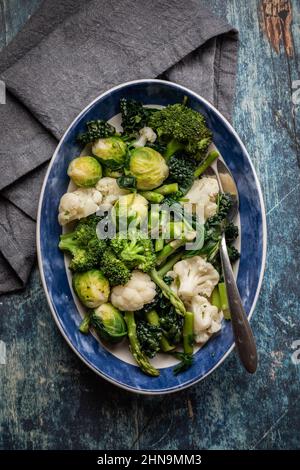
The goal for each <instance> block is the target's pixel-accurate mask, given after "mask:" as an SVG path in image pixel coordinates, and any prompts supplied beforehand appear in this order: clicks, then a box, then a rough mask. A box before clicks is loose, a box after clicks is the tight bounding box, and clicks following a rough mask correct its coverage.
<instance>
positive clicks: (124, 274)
mask: <svg viewBox="0 0 300 470" xmlns="http://www.w3.org/2000/svg"><path fill="white" fill-rule="evenodd" d="M101 269H102V271H103V273H104V274H105V276H106V277H107V279H108V281H109V284H110V285H111V286H118V285H119V284H121V285H123V284H126V283H127V282H128V281H129V279H130V276H131V273H130V270H129V269H128V268H127V266H126V265H125V263H123V261H121V260H120V259H118V258H117V256H116V255H115V253H114V252H113V251H112V250H111V249H110V248H108V249H107V250H105V251H104V253H103V256H102V260H101Z"/></svg>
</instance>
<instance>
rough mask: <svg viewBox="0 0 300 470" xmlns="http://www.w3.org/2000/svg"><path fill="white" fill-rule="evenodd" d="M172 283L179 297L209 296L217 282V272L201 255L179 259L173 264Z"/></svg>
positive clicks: (186, 298) (185, 298) (187, 298)
mask: <svg viewBox="0 0 300 470" xmlns="http://www.w3.org/2000/svg"><path fill="white" fill-rule="evenodd" d="M172 276H173V278H174V282H173V283H172V285H173V286H174V289H175V288H176V290H177V293H178V296H179V297H180V298H181V299H184V300H189V299H191V298H192V297H194V296H195V295H198V294H200V295H205V296H206V297H210V296H211V294H212V291H213V289H214V287H215V286H216V285H217V284H218V282H219V273H218V271H216V269H215V268H214V267H213V266H212V264H210V263H208V262H207V261H205V260H204V259H203V258H201V256H193V257H192V258H188V259H184V260H182V261H179V262H178V263H176V264H175V265H174V266H173V271H172Z"/></svg>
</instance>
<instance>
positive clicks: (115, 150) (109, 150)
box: [92, 137, 127, 169]
mask: <svg viewBox="0 0 300 470" xmlns="http://www.w3.org/2000/svg"><path fill="white" fill-rule="evenodd" d="M92 152H93V155H95V157H97V158H98V159H99V160H100V161H101V163H103V164H104V165H106V166H108V167H110V168H112V169H117V168H121V167H122V166H123V165H124V162H125V157H126V152H127V146H126V144H125V142H123V140H122V139H120V137H107V138H104V139H98V140H96V141H95V142H94V143H93V146H92Z"/></svg>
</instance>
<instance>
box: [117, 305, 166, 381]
mask: <svg viewBox="0 0 300 470" xmlns="http://www.w3.org/2000/svg"><path fill="white" fill-rule="evenodd" d="M125 321H126V324H127V330H128V339H129V343H130V351H131V354H132V355H133V357H134V359H135V360H136V362H137V364H138V365H139V367H140V368H141V370H142V371H143V372H144V373H145V374H147V375H151V376H152V377H158V376H159V370H157V369H155V368H154V367H153V366H152V365H151V364H150V362H149V359H148V358H147V356H146V354H144V353H143V352H142V350H141V345H140V343H139V340H138V337H137V331H136V323H135V318H134V312H125Z"/></svg>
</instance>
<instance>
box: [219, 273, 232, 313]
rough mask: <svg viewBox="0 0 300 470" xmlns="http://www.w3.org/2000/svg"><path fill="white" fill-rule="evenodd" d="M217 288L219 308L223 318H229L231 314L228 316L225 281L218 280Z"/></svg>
mask: <svg viewBox="0 0 300 470" xmlns="http://www.w3.org/2000/svg"><path fill="white" fill-rule="evenodd" d="M218 289H219V296H220V304H221V305H220V308H221V310H222V311H223V315H224V318H225V320H230V319H231V316H230V310H229V305H228V298H227V292H226V285H225V282H219V284H218Z"/></svg>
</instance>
